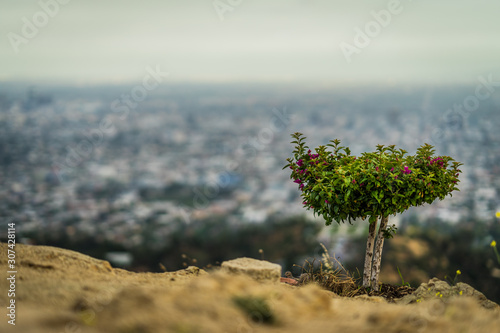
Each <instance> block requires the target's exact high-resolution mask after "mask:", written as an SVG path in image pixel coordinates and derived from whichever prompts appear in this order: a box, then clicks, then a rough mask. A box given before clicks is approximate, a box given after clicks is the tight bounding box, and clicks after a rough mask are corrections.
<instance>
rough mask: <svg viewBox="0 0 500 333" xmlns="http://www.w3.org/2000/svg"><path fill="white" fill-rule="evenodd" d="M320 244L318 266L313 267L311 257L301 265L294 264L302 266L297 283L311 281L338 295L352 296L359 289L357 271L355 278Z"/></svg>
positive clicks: (359, 277)
mask: <svg viewBox="0 0 500 333" xmlns="http://www.w3.org/2000/svg"><path fill="white" fill-rule="evenodd" d="M321 246H322V247H323V250H324V253H323V255H322V260H321V261H320V262H319V268H315V262H316V259H313V261H312V262H310V261H308V260H306V263H305V265H303V266H298V265H296V266H298V267H301V268H302V274H301V276H300V278H299V284H300V285H303V284H307V283H311V282H313V283H317V284H319V285H320V286H321V287H323V288H325V289H327V290H330V291H333V292H334V293H336V294H337V295H340V296H346V297H352V296H354V295H356V294H357V293H358V289H359V287H358V285H357V283H356V281H357V280H358V281H359V280H361V275H360V274H359V272H358V277H357V278H356V277H355V275H354V274H352V273H351V272H349V271H348V270H347V269H346V268H345V267H344V266H343V265H342V264H341V263H340V261H339V260H338V259H337V258H335V257H333V258H332V257H331V256H330V254H329V253H328V250H327V249H326V248H325V246H324V245H323V244H321Z"/></svg>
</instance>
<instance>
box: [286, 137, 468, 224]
mask: <svg viewBox="0 0 500 333" xmlns="http://www.w3.org/2000/svg"><path fill="white" fill-rule="evenodd" d="M292 137H293V138H294V139H295V140H294V141H292V143H294V144H295V150H294V151H293V154H294V156H293V158H288V159H287V161H288V164H287V165H286V166H285V167H284V168H287V167H288V168H290V169H291V170H292V171H291V176H290V178H293V179H294V182H295V183H297V184H298V186H299V189H300V190H301V191H302V194H301V196H302V198H303V199H304V201H303V205H304V206H305V207H307V209H312V210H314V213H315V214H317V215H320V216H323V218H324V219H325V221H326V225H329V224H331V222H332V221H336V222H337V223H340V222H342V221H345V220H348V221H349V222H351V220H352V219H356V218H362V219H365V218H367V217H369V218H370V222H372V221H374V220H375V219H376V218H377V216H380V217H387V216H389V215H391V214H396V213H401V212H403V211H405V210H406V209H408V208H409V207H410V206H419V205H422V204H424V203H432V202H433V201H434V200H435V199H437V198H439V199H444V198H445V196H446V195H448V194H450V195H451V192H452V191H453V190H458V188H457V182H458V175H459V173H460V172H461V170H459V169H458V168H459V166H460V165H461V163H459V162H455V161H454V160H453V158H451V157H449V156H434V155H433V154H434V149H433V147H432V146H431V145H429V144H424V145H422V146H421V147H420V148H418V149H417V152H416V154H415V155H407V152H406V151H405V150H403V149H396V148H395V146H394V145H390V146H384V145H378V146H377V149H376V151H375V152H371V153H362V154H361V156H359V157H356V156H352V155H351V152H350V150H349V148H348V147H343V146H340V141H339V140H331V141H330V144H327V145H326V146H319V147H318V148H316V149H315V153H312V152H311V150H310V149H309V147H308V146H307V145H306V144H305V142H304V140H305V137H303V136H302V134H301V133H295V134H292ZM327 147H331V148H332V150H333V151H331V152H330V151H328V150H327Z"/></svg>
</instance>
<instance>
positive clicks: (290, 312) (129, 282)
mask: <svg viewBox="0 0 500 333" xmlns="http://www.w3.org/2000/svg"><path fill="white" fill-rule="evenodd" d="M0 264H1V267H4V268H5V267H7V245H6V244H1V243H0ZM16 264H17V275H16V296H15V300H16V321H15V323H16V325H15V326H12V325H10V324H8V323H7V320H8V317H6V316H5V315H3V316H2V317H3V319H2V320H1V321H0V331H1V332H26V333H31V332H33V333H35V332H36V333H39V332H42V333H43V332H82V333H83V332H124V333H125V332H179V333H180V332H193V333H194V332H204V333H205V332H214V333H215V332H217V333H219V332H307V331H318V332H321V331H324V332H331V331H338V332H438V331H439V332H496V331H498V329H499V328H500V310H499V307H498V306H496V305H495V306H493V307H492V308H491V309H486V308H485V307H483V306H482V305H480V304H479V302H478V300H477V299H476V298H474V296H473V295H471V296H467V295H466V294H465V292H463V293H462V295H460V293H459V292H458V294H457V295H455V294H453V293H450V294H449V295H448V296H449V297H446V298H443V297H439V295H438V296H437V297H436V296H435V295H434V297H421V299H420V301H418V302H417V301H416V300H415V301H414V302H413V303H412V301H409V302H408V303H410V304H393V303H388V302H387V301H386V300H385V299H383V298H381V297H376V296H374V297H371V296H366V295H365V296H361V297H354V298H346V297H340V296H338V295H336V294H335V293H333V292H329V291H326V290H324V289H321V288H320V287H319V286H317V285H315V284H308V285H306V286H302V287H295V286H290V285H287V284H285V283H278V282H266V281H261V282H259V281H256V280H254V279H252V278H250V277H248V276H245V275H234V274H228V273H223V272H220V271H219V272H210V273H207V272H205V271H203V270H200V269H198V268H196V267H190V268H188V269H186V270H182V271H177V272H167V273H132V272H128V271H125V270H121V269H114V268H112V267H111V266H110V265H109V263H108V262H106V261H101V260H96V259H93V258H90V257H88V256H85V255H82V254H80V253H76V252H73V251H68V250H63V249H59V248H54V247H46V246H26V245H17V246H16ZM427 288H430V287H429V286H427ZM8 289H9V281H8V280H7V279H5V278H4V279H1V280H0V290H2V292H0V306H1V307H2V308H3V309H4V312H6V306H8V304H9V301H10V298H8V296H7V290H8ZM435 293H437V292H435Z"/></svg>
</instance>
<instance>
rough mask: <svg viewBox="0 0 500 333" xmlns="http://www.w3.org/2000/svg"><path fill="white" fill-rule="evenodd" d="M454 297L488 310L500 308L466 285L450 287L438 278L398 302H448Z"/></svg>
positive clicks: (460, 283)
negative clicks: (470, 300) (467, 299)
mask: <svg viewBox="0 0 500 333" xmlns="http://www.w3.org/2000/svg"><path fill="white" fill-rule="evenodd" d="M454 297H471V298H473V299H474V300H475V301H476V302H477V303H478V304H479V305H481V306H482V307H484V308H486V309H498V308H500V306H499V305H498V304H496V303H495V302H492V301H490V300H489V299H487V298H486V296H484V294H483V293H481V292H479V291H477V290H476V289H474V288H472V287H471V286H470V285H468V284H466V283H462V282H459V283H457V284H456V285H455V286H450V284H449V283H448V282H446V281H442V280H439V279H438V278H433V279H430V280H429V282H427V283H422V284H421V285H420V287H418V288H417V290H415V291H414V292H413V293H412V294H411V295H406V296H404V297H402V298H401V299H399V300H397V301H396V302H397V303H399V304H409V303H417V302H421V301H424V300H436V299H440V300H442V301H444V302H448V300H449V299H450V298H454Z"/></svg>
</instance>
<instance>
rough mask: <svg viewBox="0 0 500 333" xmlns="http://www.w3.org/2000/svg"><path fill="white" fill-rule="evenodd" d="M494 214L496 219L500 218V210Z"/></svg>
mask: <svg viewBox="0 0 500 333" xmlns="http://www.w3.org/2000/svg"><path fill="white" fill-rule="evenodd" d="M495 216H496V217H497V219H500V211H498V212H496V213H495Z"/></svg>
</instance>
